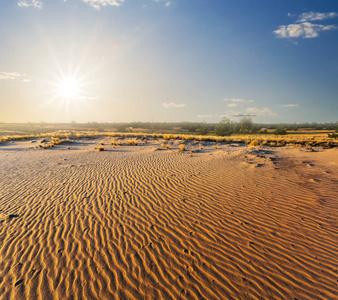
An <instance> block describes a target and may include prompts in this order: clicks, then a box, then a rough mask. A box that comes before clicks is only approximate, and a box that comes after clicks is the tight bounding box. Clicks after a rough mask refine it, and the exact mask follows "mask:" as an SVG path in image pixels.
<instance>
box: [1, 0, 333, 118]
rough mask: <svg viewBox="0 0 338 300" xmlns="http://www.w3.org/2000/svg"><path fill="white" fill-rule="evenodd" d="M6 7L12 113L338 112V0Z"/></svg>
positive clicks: (4, 76) (5, 70)
mask: <svg viewBox="0 0 338 300" xmlns="http://www.w3.org/2000/svg"><path fill="white" fill-rule="evenodd" d="M0 5H1V10H0V103H1V110H0V122H27V121H31V122H41V121H44V122H70V121H72V120H75V121H77V122H88V121H98V122H121V121H125V122H129V121H157V122H160V121H167V122H169V121H202V120H206V121H207V122H218V121H219V120H220V119H221V118H222V117H223V116H227V117H229V118H231V119H233V120H239V119H240V118H241V117H242V116H245V115H251V116H252V117H253V120H254V121H255V122H273V123H279V122H313V121H316V122H335V121H337V119H338V118H337V115H338V55H337V52H338V2H336V1H332V0H328V1H326V0H324V1H309V0H308V1H301V0H299V1H298V0H297V1H285V0H282V1H278V0H275V1H269V0H264V1H263V0H257V1H252V0H250V1H249V0H232V1H228V0H222V1H212V0H210V1H205V0H194V1H192V0H170V1H168V0H163V1H155V0H124V1H121V0H67V1H63V0H53V1H51V0H49V1H47V0H45V1H44V0H41V1H38V0H13V1H4V0H0ZM65 87H66V92H64V91H65ZM69 89H70V90H69Z"/></svg>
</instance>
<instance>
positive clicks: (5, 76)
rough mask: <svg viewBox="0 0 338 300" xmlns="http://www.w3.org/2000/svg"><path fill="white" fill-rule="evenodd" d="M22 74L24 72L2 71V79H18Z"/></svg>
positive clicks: (0, 74)
mask: <svg viewBox="0 0 338 300" xmlns="http://www.w3.org/2000/svg"><path fill="white" fill-rule="evenodd" d="M21 76H22V74H20V73H17V72H0V79H16V78H18V77H21Z"/></svg>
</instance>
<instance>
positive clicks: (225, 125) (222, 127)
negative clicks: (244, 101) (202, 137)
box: [215, 117, 233, 136]
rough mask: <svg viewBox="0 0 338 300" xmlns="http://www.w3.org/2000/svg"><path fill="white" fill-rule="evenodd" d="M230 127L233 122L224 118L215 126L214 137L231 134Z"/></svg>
mask: <svg viewBox="0 0 338 300" xmlns="http://www.w3.org/2000/svg"><path fill="white" fill-rule="evenodd" d="M232 127H233V122H232V121H231V120H230V119H228V118H226V117H224V118H223V119H222V120H221V121H220V122H219V123H218V124H217V125H216V126H215V133H216V135H220V136H226V135H231V134H232Z"/></svg>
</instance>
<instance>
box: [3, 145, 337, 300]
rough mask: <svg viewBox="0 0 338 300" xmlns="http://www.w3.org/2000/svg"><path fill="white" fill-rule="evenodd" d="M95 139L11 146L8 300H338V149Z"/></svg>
mask: <svg viewBox="0 0 338 300" xmlns="http://www.w3.org/2000/svg"><path fill="white" fill-rule="evenodd" d="M97 141H98V140H96V141H95V143H97ZM93 143H94V142H84V144H83V145H82V144H80V143H77V144H73V145H71V146H70V147H71V149H70V150H67V146H59V148H53V149H46V150H34V149H28V150H25V147H22V146H21V147H20V145H22V144H20V142H17V144H11V145H4V146H1V147H0V298H1V299H86V298H87V299H296V298H297V299H338V270H337V268H338V246H337V245H338V219H337V217H338V196H337V195H338V193H337V192H338V191H337V183H338V175H337V174H338V172H337V166H338V160H337V157H338V155H337V149H332V150H319V152H315V153H310V152H305V151H304V150H302V149H289V148H283V149H272V148H264V149H263V148H248V147H229V146H220V147H219V148H218V149H213V148H212V145H208V144H205V145H204V146H203V147H204V149H203V150H202V151H201V150H198V149H199V147H200V145H199V144H198V145H193V144H192V145H187V146H186V148H188V149H189V148H190V149H192V148H194V149H195V153H193V154H192V156H191V154H190V153H189V152H188V151H185V152H183V153H179V152H178V151H177V149H178V145H177V144H172V146H171V149H174V151H173V150H161V151H153V149H154V148H156V147H160V146H159V145H160V144H161V142H160V141H159V142H156V143H158V145H157V144H155V143H154V142H149V143H148V144H146V145H141V146H123V147H116V148H114V149H113V148H112V146H104V147H105V151H102V152H97V151H94V147H95V145H96V144H93ZM107 150H109V151H107Z"/></svg>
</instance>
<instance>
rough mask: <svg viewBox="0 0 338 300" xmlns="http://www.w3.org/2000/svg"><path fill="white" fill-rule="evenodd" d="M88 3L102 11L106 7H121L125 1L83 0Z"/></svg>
mask: <svg viewBox="0 0 338 300" xmlns="http://www.w3.org/2000/svg"><path fill="white" fill-rule="evenodd" d="M82 1H83V2H85V3H88V4H89V5H90V6H91V7H93V8H95V9H97V10H100V9H101V8H102V7H105V6H120V5H121V4H122V2H124V0H82Z"/></svg>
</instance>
